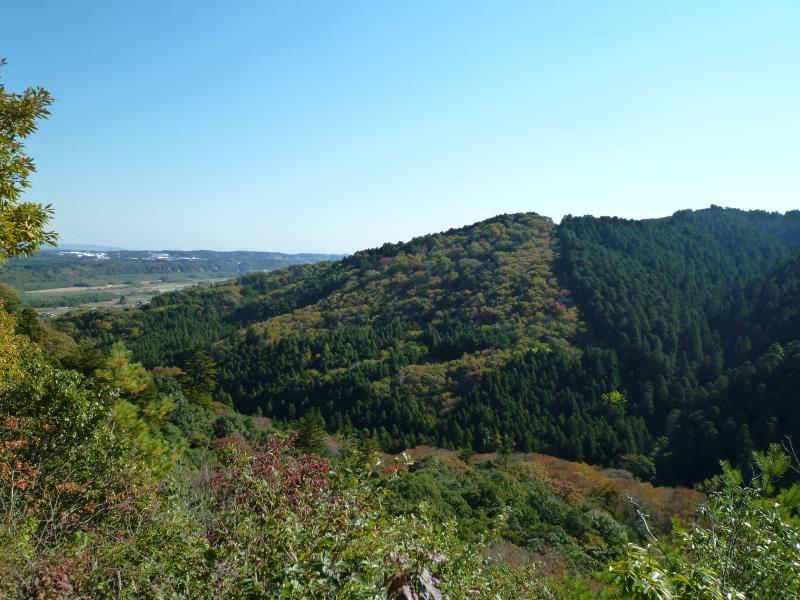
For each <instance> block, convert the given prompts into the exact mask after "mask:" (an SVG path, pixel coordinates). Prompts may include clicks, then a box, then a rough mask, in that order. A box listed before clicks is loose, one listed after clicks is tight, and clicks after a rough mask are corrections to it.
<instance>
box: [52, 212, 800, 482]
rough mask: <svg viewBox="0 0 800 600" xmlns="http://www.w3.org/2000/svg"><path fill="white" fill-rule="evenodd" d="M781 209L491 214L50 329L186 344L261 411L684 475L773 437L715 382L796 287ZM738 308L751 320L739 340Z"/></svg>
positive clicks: (174, 357)
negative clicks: (632, 215) (703, 455)
mask: <svg viewBox="0 0 800 600" xmlns="http://www.w3.org/2000/svg"><path fill="white" fill-rule="evenodd" d="M798 214H800V213H798ZM798 214H796V213H788V214H787V215H778V214H773V213H764V212H759V211H752V212H745V211H738V210H730V209H721V208H718V207H712V208H711V209H707V210H703V211H694V212H693V211H681V212H679V213H676V214H675V215H673V216H671V217H666V218H663V219H653V220H647V221H629V220H624V219H616V218H613V219H612V218H595V217H566V218H565V219H564V220H563V222H562V223H561V224H560V225H559V226H555V225H554V224H553V223H552V222H551V221H550V220H549V219H546V218H544V217H541V216H539V215H535V214H532V213H528V214H518V215H502V216H499V217H496V218H494V219H490V220H487V221H483V222H481V223H476V224H474V225H471V226H468V227H463V228H460V229H453V230H450V231H447V232H444V233H440V234H433V235H428V236H423V237H420V238H416V239H414V240H412V241H411V242H408V243H405V244H386V245H384V246H382V247H381V248H377V249H373V250H367V251H363V252H358V253H356V254H354V255H353V256H351V257H348V258H345V259H343V260H341V261H338V262H333V263H320V264H315V265H303V266H297V267H291V268H289V269H285V270H281V271H277V272H274V273H259V274H251V275H247V276H244V277H242V278H240V279H238V280H236V281H230V282H228V283H226V284H221V285H216V286H198V287H196V288H193V289H190V290H186V291H183V292H180V293H175V294H165V295H163V296H161V297H159V298H157V299H155V300H154V301H153V302H152V303H151V305H150V306H148V307H145V308H143V309H141V310H125V311H115V310H112V311H97V312H91V313H89V312H83V313H74V314H73V315H71V316H70V317H69V318H68V319H66V320H63V321H62V322H61V326H62V327H63V328H64V329H65V330H66V331H68V332H69V333H71V334H73V335H76V336H78V337H84V338H90V339H93V340H95V341H97V342H99V343H101V344H110V343H111V342H112V341H113V340H115V339H117V338H120V337H121V338H123V339H125V340H126V342H127V343H128V345H129V346H130V348H131V349H132V350H133V351H134V353H135V355H136V356H137V357H138V358H139V359H140V360H142V361H143V362H145V363H146V364H148V365H150V366H155V365H158V364H177V365H182V364H183V361H184V360H185V359H184V354H185V352H186V349H187V348H190V347H191V346H193V345H200V346H204V347H205V348H206V349H207V350H208V351H209V352H211V353H212V354H213V356H214V358H215V359H216V361H217V369H218V372H217V379H218V383H219V385H220V391H219V393H218V398H219V399H220V400H222V401H226V402H229V403H231V404H233V405H235V406H236V407H237V408H240V409H241V410H244V411H259V410H260V411H262V412H263V413H264V414H266V415H269V416H271V417H275V418H278V419H294V418H297V417H299V416H301V415H303V414H305V413H306V412H308V411H309V410H311V409H319V410H320V411H321V413H322V415H323V416H324V418H325V419H326V421H327V426H328V428H329V429H330V430H334V431H339V430H343V431H352V430H355V431H359V432H362V433H364V434H366V435H370V436H372V437H374V438H376V439H377V440H379V441H380V443H381V444H382V445H383V446H384V447H385V448H387V449H399V448H402V447H409V446H413V445H416V444H435V445H439V446H444V447H472V448H474V449H476V450H482V451H484V450H496V449H508V448H511V447H516V448H518V449H520V450H524V451H539V452H547V453H552V454H556V455H558V456H562V457H564V458H570V459H579V460H587V461H592V462H598V463H603V464H628V463H631V464H637V465H639V466H640V467H641V468H642V469H643V472H649V473H650V474H651V476H652V472H653V470H654V466H653V465H654V464H655V465H656V466H657V467H658V469H657V473H658V475H657V476H658V478H659V479H661V480H663V481H671V482H673V481H681V482H694V481H697V480H699V479H702V478H704V477H708V476H710V475H712V474H713V473H714V471H715V469H716V463H714V464H710V463H704V462H703V461H697V460H693V458H692V452H696V451H697V448H698V447H702V446H703V444H707V445H709V446H710V447H712V446H713V447H714V448H717V449H718V450H719V456H721V457H723V458H730V459H733V460H735V461H738V462H739V463H743V462H746V461H747V460H749V458H748V457H749V445H752V444H754V443H755V444H756V445H763V444H765V443H767V442H768V441H770V440H771V439H774V436H779V435H783V434H784V433H791V432H792V431H793V429H792V427H793V425H792V423H793V422H794V421H791V420H784V423H785V427H783V426H777V427H773V428H772V430H770V429H769V428H768V427H759V429H758V431H759V433H758V434H757V435H756V434H754V436H755V437H753V436H751V435H750V432H749V431H748V427H749V425H750V424H751V421H752V420H753V416H752V415H751V414H749V413H747V411H743V410H736V411H730V410H726V409H725V406H726V405H728V404H730V405H731V406H736V405H737V404H736V402H737V401H736V400H735V399H734V398H733V396H732V395H731V394H732V392H731V391H730V390H729V391H728V392H724V393H723V392H720V390H726V389H728V388H727V387H726V385H723V384H724V381H725V379H724V378H725V377H729V378H730V377H734V376H738V375H737V373H739V371H736V370H737V369H742V368H743V369H745V371H746V368H745V365H744V363H743V361H745V360H752V359H756V358H758V356H760V355H761V353H763V351H765V350H766V347H767V346H768V345H769V343H771V341H772V340H771V338H772V337H774V336H777V333H774V332H775V327H774V326H773V325H769V324H768V323H764V324H761V323H760V321H759V322H758V323H756V321H757V319H756V316H758V315H760V316H759V317H758V318H762V317H764V315H768V314H771V313H770V310H768V309H767V308H765V307H766V306H768V305H769V306H771V305H770V304H769V302H770V300H769V298H770V297H771V296H772V295H774V292H775V290H776V289H777V290H778V291H780V290H783V289H784V287H785V289H786V291H787V293H788V294H791V290H792V289H794V288H793V287H791V286H792V285H793V284H791V277H790V275H791V273H792V271H791V268H790V267H786V266H783V267H782V265H786V264H791V263H787V262H786V261H787V260H789V259H790V257H791V256H792V255H793V253H794V252H795V251H796V250H797V248H798V247H800V218H798ZM781 269H783V270H781ZM787 281H788V282H789V283H787V284H785V285H784V283H783V282H787ZM781 286H784V287H781ZM787 286H788V287H787ZM756 289H757V290H760V291H759V293H756V292H755V291H754V290H756ZM765 294H766V296H765ZM762 296H763V298H762ZM745 297H747V298H748V299H749V300H748V302H747V303H746V305H745V306H742V305H741V303H740V302H738V301H737V299H741V298H745ZM759 298H761V300H758V299H759ZM787 300H788V299H787ZM787 300H783V301H782V302H783V304H784V305H785V306H786V307H787V309H786V310H787V311H789V313H787V314H793V313H791V311H792V310H793V309H792V308H791V306H792V305H791V303H790V302H788V301H787ZM759 302H760V304H759ZM759 307H760V308H759ZM740 313H741V314H740ZM737 315H738V316H737ZM754 319H755V320H754ZM751 322H752V323H756V324H754V325H748V326H749V327H750V328H751V329H753V328H754V327H760V328H761V329H760V331H762V332H763V331H765V330H766V331H769V333H766V334H764V336H763V337H764V339H760V340H759V342H758V344H759V349H758V351H757V352H756V350H755V349H754V350H753V352H752V353H751V354H750V355H746V354H742V353H741V352H739V354H737V353H736V350H735V348H736V344H737V343H738V344H739V345H740V346H742V345H744V346H746V345H747V344H746V343H744V342H742V341H741V339H740V338H742V336H744V337H747V338H748V339H750V338H751V337H752V336H751V335H750V334H749V333H741V334H740V333H738V330H739V329H741V328H742V327H744V325H743V323H747V324H749V323H751ZM765 328H766V329H765ZM770 328H771V329H770ZM742 331H744V330H743V329H742ZM784 333H786V335H788V336H789V337H786V336H783V337H781V338H780V340H778V339H776V340H774V341H781V342H782V343H787V342H790V341H791V339H793V338H792V337H791V335H793V334H791V335H790V334H789V333H787V332H786V331H785V328H784ZM784 338H786V339H784ZM737 340H739V341H738V342H737ZM751 345H752V344H751ZM745 371H741V372H742V373H743V372H745ZM776 373H777V371H776ZM709 398H713V401H710V400H709ZM709 402H710V403H709ZM773 405H774V406H776V407H777V405H776V404H775V403H773ZM775 410H776V411H777V412H776V413H775V414H769V415H767V416H766V417H765V419H767V420H769V419H773V418H775V417H777V415H778V414H783V413H781V412H780V410H782V409H780V410H779V409H778V408H776V409H775ZM720 415H725V418H724V419H721V417H720ZM682 429H683V430H685V431H692V432H693V433H692V436H691V441H688V440H689V437H685V436H682V434H681V431H682ZM770 431H772V433H769V432H770ZM797 433H798V434H800V431H798V432H797ZM771 436H772V437H771ZM743 448H745V449H747V450H746V451H745V450H743ZM711 455H712V454H709V456H711ZM713 456H714V457H715V458H714V460H716V457H717V454H716V453H713ZM642 465H644V466H643V467H642ZM648 465H649V466H648Z"/></svg>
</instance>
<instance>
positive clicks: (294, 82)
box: [0, 0, 800, 254]
mask: <svg viewBox="0 0 800 600" xmlns="http://www.w3.org/2000/svg"><path fill="white" fill-rule="evenodd" d="M4 17H5V20H6V23H7V25H8V27H7V28H6V31H5V33H4V42H5V44H4V45H3V48H2V50H0V53H1V54H0V56H3V57H5V58H6V59H7V60H8V66H6V67H4V68H3V69H0V80H2V82H3V83H4V84H5V85H6V88H7V89H8V90H10V91H22V89H23V88H24V87H26V86H29V85H41V86H43V87H45V88H47V89H48V90H49V91H50V92H51V93H52V94H53V96H54V97H55V100H56V103H55V105H54V106H53V109H52V115H51V117H50V118H49V119H48V120H47V121H46V122H44V123H43V124H42V127H41V130H40V131H39V133H37V134H36V135H35V136H33V137H32V138H31V139H30V143H29V144H28V146H29V151H30V154H31V155H32V156H33V157H34V159H35V160H36V162H37V165H38V169H39V172H38V173H37V174H36V175H35V177H34V178H33V187H32V189H31V190H30V191H28V192H27V193H26V195H25V197H26V198H27V199H29V200H31V201H35V202H44V203H52V204H53V206H54V208H55V210H56V218H55V220H54V223H53V227H54V229H56V230H57V231H59V232H60V234H61V238H62V240H64V242H65V243H79V244H95V245H108V246H120V247H125V248H145V249H153V248H170V247H171V248H175V249H178V248H189V249H198V248H202V249H209V250H230V249H234V248H236V249H246V250H253V251H259V250H261V251H274V252H287V253H298V252H312V253H337V254H341V253H350V252H353V251H355V250H359V249H362V248H372V247H376V246H380V245H381V244H383V243H384V242H394V241H398V240H408V239H411V238H413V237H415V236H419V235H424V234H426V233H431V232H436V231H443V230H447V229H450V228H452V227H458V226H461V225H465V224H468V223H473V222H476V221H480V220H484V219H486V218H490V217H492V216H494V215H496V214H499V213H516V212H527V211H534V212H537V213H540V214H543V215H547V216H550V217H551V218H553V219H554V220H555V221H558V220H560V218H561V216H563V215H564V214H566V213H571V214H576V215H580V214H607V215H615V216H620V217H625V218H653V217H660V216H666V215H669V214H672V213H674V212H675V211H676V210H680V209H685V208H705V207H708V206H709V205H711V204H718V205H722V206H731V207H737V208H759V209H765V210H771V211H781V212H783V211H786V210H791V209H793V208H796V207H798V206H800V202H798V201H799V200H800V172H799V171H798V169H797V166H796V165H797V161H798V157H800V114H798V112H797V110H796V107H797V106H798V105H800V78H798V77H797V75H796V73H797V56H800V37H799V36H797V35H796V32H795V31H794V29H795V26H796V23H798V22H799V21H798V19H799V18H800V4H797V3H792V2H770V3H766V4H752V3H746V2H728V3H724V4H716V3H704V4H696V3H689V2H678V3H670V4H669V5H666V4H653V3H647V4H643V3H639V2H611V3H608V2H579V3H575V4H572V3H570V4H569V5H567V4H557V3H552V4H550V3H538V2H537V3H530V2H505V3H502V4H485V3H478V2H449V1H441V2H435V3H405V4H401V5H397V4H392V5H389V4H374V3H367V2H343V3H336V4H335V5H334V4H333V3H323V2H310V3H304V4H285V5H284V4H277V3H263V2H256V1H247V2H238V3H235V5H233V6H231V5H222V4H220V3H214V2H188V1H167V2H160V1H159V2H156V1H154V0H148V1H143V2H137V3H126V4H115V5H113V7H112V5H109V4H108V3H105V2H99V1H80V2H74V3H61V2H55V1H53V0H50V1H44V2H35V3H33V2H31V3H12V4H11V5H9V6H8V7H6V10H5V14H4ZM792 73H794V75H792Z"/></svg>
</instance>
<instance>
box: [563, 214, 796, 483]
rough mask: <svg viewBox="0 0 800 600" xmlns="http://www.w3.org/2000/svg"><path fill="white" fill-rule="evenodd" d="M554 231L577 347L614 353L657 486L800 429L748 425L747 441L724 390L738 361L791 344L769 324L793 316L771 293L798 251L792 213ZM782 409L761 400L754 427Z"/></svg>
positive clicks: (703, 472) (741, 415) (743, 421)
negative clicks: (578, 331) (642, 424)
mask: <svg viewBox="0 0 800 600" xmlns="http://www.w3.org/2000/svg"><path fill="white" fill-rule="evenodd" d="M558 235H559V240H560V249H561V257H560V261H559V269H558V273H559V274H560V275H561V276H562V279H563V281H564V282H566V285H568V286H569V287H570V289H571V290H572V291H573V293H574V294H575V299H576V302H577V305H578V307H579V309H580V313H581V316H582V318H584V319H585V321H586V323H587V336H586V341H585V342H584V344H583V345H584V346H598V347H602V348H604V349H607V350H609V351H611V352H612V353H613V354H614V355H615V357H616V359H617V361H618V364H619V376H620V379H621V381H622V387H623V388H624V390H625V393H626V397H627V398H628V405H629V408H630V410H631V411H633V412H635V413H636V414H639V415H641V416H642V417H643V418H644V419H645V420H646V422H647V426H648V430H649V432H650V433H651V435H652V436H653V438H654V446H653V448H652V450H651V453H652V455H653V456H654V458H655V459H656V460H657V462H658V471H659V475H660V477H661V478H662V479H663V480H666V481H676V480H678V481H697V480H698V479H702V478H705V477H709V476H710V475H711V474H712V473H713V472H714V471H715V469H716V468H717V465H716V457H719V456H724V457H726V458H730V459H732V460H734V461H736V462H738V463H739V464H742V463H745V462H746V461H748V460H749V456H750V452H751V449H752V447H753V443H754V442H755V444H756V446H757V447H763V446H764V445H766V444H767V443H768V442H769V441H777V440H779V439H780V437H781V436H782V435H784V434H788V433H795V434H798V433H800V431H798V430H797V428H796V426H795V425H794V423H795V421H794V420H793V419H792V420H786V419H783V421H782V424H781V425H777V424H776V425H773V426H772V427H771V428H766V427H763V426H760V425H756V429H757V432H758V434H757V435H756V439H755V440H754V439H753V437H752V436H753V435H754V432H751V431H750V428H751V427H752V426H754V425H755V421H754V419H755V418H756V416H755V415H753V414H752V411H751V413H750V414H748V413H747V412H746V411H742V410H741V409H740V408H736V407H737V406H738V405H737V401H736V398H735V395H736V393H737V391H736V390H734V389H732V388H730V387H729V383H728V381H729V378H730V377H741V376H742V375H741V373H742V372H743V371H742V370H741V368H745V367H741V363H742V361H743V360H744V359H747V358H750V359H755V358H758V356H760V353H762V352H764V351H765V350H766V348H767V346H769V344H770V343H772V342H773V341H775V342H777V341H781V342H786V341H789V340H791V339H794V338H793V337H792V335H791V333H790V329H788V328H786V327H782V329H783V331H781V332H780V333H779V332H778V331H777V329H778V328H776V327H775V326H771V325H770V323H772V322H773V321H774V320H775V316H776V314H781V315H784V316H783V317H781V318H783V319H790V316H789V315H790V314H791V313H792V311H793V310H794V306H795V304H794V302H793V300H791V299H790V298H789V297H788V296H787V295H786V294H784V295H783V297H781V298H779V296H780V295H781V290H784V291H788V290H789V289H791V286H792V285H793V284H792V277H791V268H790V267H786V266H785V261H786V260H787V259H788V258H789V257H790V256H792V255H793V253H794V252H795V251H796V250H797V248H798V247H799V246H800V213H798V212H791V213H787V214H786V215H779V214H777V213H765V212H762V211H749V212H747V211H741V210H733V209H722V208H719V207H712V208H710V209H707V210H701V211H694V212H693V211H681V212H678V213H676V214H675V215H673V216H671V217H667V218H664V219H655V220H646V221H630V220H624V219H617V218H608V217H603V218H594V217H567V218H565V219H564V220H563V222H562V223H561V225H560V227H559V231H558ZM767 296H769V297H767ZM778 306H781V308H780V309H779V308H778ZM762 323H763V325H761V324H762ZM770 327H772V329H771V330H769V328H770ZM765 328H766V330H765ZM767 330H769V331H767ZM756 348H757V349H758V352H755V353H754V352H751V350H755V349H756ZM745 350H746V352H745ZM740 367H741V368H740ZM731 369H738V370H734V371H731ZM745 370H746V368H745ZM762 383H765V384H768V382H762ZM723 388H724V390H725V391H724V392H723V391H721V390H723ZM781 399H782V400H781V401H788V398H785V397H784V396H783V395H782V396H781ZM783 413H784V409H783V408H781V407H780V406H778V405H777V404H775V403H774V402H772V403H766V404H762V405H761V406H760V413H759V415H758V419H759V420H764V421H771V422H773V421H777V420H779V417H780V416H781V415H783ZM701 449H703V452H699V451H700V450H701ZM706 457H708V458H706ZM711 457H715V458H711Z"/></svg>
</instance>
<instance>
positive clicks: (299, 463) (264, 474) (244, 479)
mask: <svg viewBox="0 0 800 600" xmlns="http://www.w3.org/2000/svg"><path fill="white" fill-rule="evenodd" d="M296 440H297V436H296V435H295V436H291V437H289V438H282V437H279V436H270V437H269V438H267V440H266V441H265V442H264V443H263V445H262V446H261V448H259V449H258V450H257V451H255V452H252V453H247V452H246V451H245V450H243V449H242V448H239V447H238V446H236V445H229V446H226V447H225V448H224V449H223V451H222V464H223V467H222V469H221V470H220V471H219V472H218V474H217V475H216V476H215V477H214V479H213V480H212V485H213V486H214V487H215V488H216V489H217V491H218V492H219V499H220V500H221V501H222V502H224V503H231V502H232V503H234V504H237V505H240V504H246V505H248V507H249V508H250V509H251V510H257V511H261V512H264V511H270V510H273V509H275V508H276V506H277V505H278V504H279V505H280V506H281V507H282V508H284V509H289V510H291V511H292V512H294V513H297V514H299V515H306V514H308V513H310V512H312V511H314V510H317V509H318V508H319V506H318V505H319V503H320V502H325V501H327V498H328V496H327V492H329V490H330V483H329V481H328V475H329V474H330V472H331V465H330V462H329V461H328V459H326V458H321V457H319V456H317V455H315V454H302V455H300V456H290V455H289V454H288V453H289V452H290V451H291V450H292V449H293V448H294V444H295V442H296ZM259 484H261V485H259Z"/></svg>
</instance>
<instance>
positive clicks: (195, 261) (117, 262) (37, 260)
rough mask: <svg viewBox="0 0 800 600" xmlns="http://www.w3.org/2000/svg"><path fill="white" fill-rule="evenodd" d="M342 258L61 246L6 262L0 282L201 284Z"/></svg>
mask: <svg viewBox="0 0 800 600" xmlns="http://www.w3.org/2000/svg"><path fill="white" fill-rule="evenodd" d="M340 258H342V255H340V254H312V253H308V254H283V253H280V252H246V251H237V252H216V251H211V250H192V251H185V250H158V251H153V250H122V249H111V248H110V247H108V246H97V245H91V244H63V245H60V246H59V247H57V248H51V249H47V250H43V251H41V252H37V253H36V254H34V255H33V256H30V257H26V258H16V259H11V260H8V261H6V262H5V263H3V264H1V265H0V281H2V282H4V283H6V284H8V285H11V286H12V287H14V288H15V289H17V290H18V291H21V292H24V291H29V290H41V289H52V288H65V287H73V286H97V285H106V284H120V283H129V282H136V281H141V280H143V279H155V280H163V281H169V282H186V281H202V280H207V279H220V278H228V277H238V276H240V275H243V274H245V273H249V272H252V271H270V270H274V269H279V268H282V267H287V266H290V265H295V264H303V263H309V262H317V261H326V260H337V259H340Z"/></svg>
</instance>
